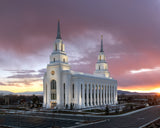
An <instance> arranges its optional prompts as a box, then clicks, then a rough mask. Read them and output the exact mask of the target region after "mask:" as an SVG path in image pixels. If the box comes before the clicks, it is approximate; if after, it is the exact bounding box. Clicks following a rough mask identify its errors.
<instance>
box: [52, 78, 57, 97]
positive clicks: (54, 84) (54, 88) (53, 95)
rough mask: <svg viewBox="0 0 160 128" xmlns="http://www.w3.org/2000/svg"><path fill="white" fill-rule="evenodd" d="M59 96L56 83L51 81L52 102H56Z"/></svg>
mask: <svg viewBox="0 0 160 128" xmlns="http://www.w3.org/2000/svg"><path fill="white" fill-rule="evenodd" d="M56 99H57V94H56V81H55V80H52V81H51V100H56Z"/></svg>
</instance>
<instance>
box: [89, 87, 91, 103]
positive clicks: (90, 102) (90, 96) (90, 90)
mask: <svg viewBox="0 0 160 128" xmlns="http://www.w3.org/2000/svg"><path fill="white" fill-rule="evenodd" d="M90 101H91V85H90V84H89V106H90V105H91V102H90Z"/></svg>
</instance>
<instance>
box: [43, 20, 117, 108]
mask: <svg viewBox="0 0 160 128" xmlns="http://www.w3.org/2000/svg"><path fill="white" fill-rule="evenodd" d="M43 93H44V94H43V107H45V108H59V109H65V108H68V109H69V108H71V107H72V108H75V109H80V108H86V107H94V106H101V105H107V104H109V105H110V104H116V103H117V81H116V80H114V79H113V78H111V77H110V74H109V72H108V65H107V63H106V57H105V55H104V51H103V39H101V51H100V53H99V55H98V61H97V63H96V70H95V72H94V74H93V75H92V74H85V73H81V72H74V71H71V70H70V65H69V64H68V57H67V55H66V52H65V45H64V43H63V41H62V39H61V35H60V25H59V22H58V30H57V38H56V41H55V42H54V46H53V52H52V53H51V55H50V63H49V64H48V65H47V71H46V73H45V75H44V79H43Z"/></svg>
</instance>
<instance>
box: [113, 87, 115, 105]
mask: <svg viewBox="0 0 160 128" xmlns="http://www.w3.org/2000/svg"><path fill="white" fill-rule="evenodd" d="M113 90H114V98H113V104H115V94H116V91H115V85H113Z"/></svg>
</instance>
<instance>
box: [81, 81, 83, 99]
mask: <svg viewBox="0 0 160 128" xmlns="http://www.w3.org/2000/svg"><path fill="white" fill-rule="evenodd" d="M82 89H83V85H82V84H81V98H82V91H83V90H82Z"/></svg>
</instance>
